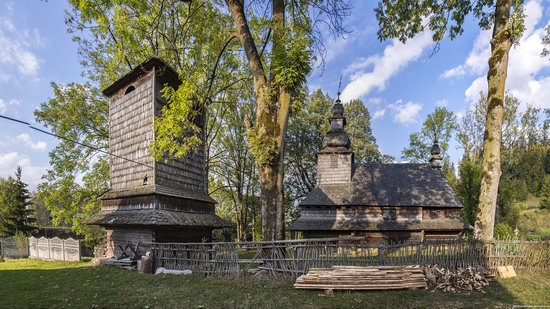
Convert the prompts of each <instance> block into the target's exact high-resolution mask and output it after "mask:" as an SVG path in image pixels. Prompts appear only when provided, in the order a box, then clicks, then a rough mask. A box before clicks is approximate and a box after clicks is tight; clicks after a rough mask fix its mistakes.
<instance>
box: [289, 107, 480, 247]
mask: <svg viewBox="0 0 550 309" xmlns="http://www.w3.org/2000/svg"><path fill="white" fill-rule="evenodd" d="M329 121H330V130H329V131H328V132H327V134H326V136H325V138H324V140H323V148H322V149H321V151H319V152H318V153H317V185H316V187H315V188H314V189H313V190H312V192H311V193H310V194H309V195H308V196H307V197H306V198H305V199H304V200H302V201H301V203H300V205H299V206H300V217H299V218H298V219H297V220H296V221H295V222H294V223H293V224H292V225H291V226H290V230H291V231H293V232H295V233H296V232H297V233H298V234H299V235H301V237H303V238H324V237H327V238H328V237H345V236H361V237H365V239H366V240H368V241H369V242H373V243H385V242H389V241H420V240H430V239H437V238H451V239H452V238H457V237H458V236H459V235H460V234H461V233H462V232H463V231H464V230H465V229H470V228H471V226H470V225H468V224H466V223H465V222H464V221H463V220H462V219H461V218H460V215H459V212H460V209H461V208H462V205H461V204H460V202H459V200H458V199H457V197H456V195H455V194H454V192H453V190H452V189H451V187H450V185H449V184H448V183H447V181H446V179H445V177H444V176H443V174H442V172H441V158H440V149H439V146H438V144H437V142H436V143H434V145H433V147H432V151H431V152H432V157H431V159H430V163H429V164H412V163H405V164H354V161H353V151H352V150H351V149H350V146H351V143H350V139H349V137H348V135H347V134H346V132H345V126H346V118H345V117H344V106H343V105H342V103H341V102H340V100H339V99H338V100H336V102H335V104H334V105H333V108H332V117H331V118H330V119H329Z"/></svg>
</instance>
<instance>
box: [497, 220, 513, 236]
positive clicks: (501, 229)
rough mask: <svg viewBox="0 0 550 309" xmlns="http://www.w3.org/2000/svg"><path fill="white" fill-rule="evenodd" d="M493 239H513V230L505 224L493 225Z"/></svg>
mask: <svg viewBox="0 0 550 309" xmlns="http://www.w3.org/2000/svg"><path fill="white" fill-rule="evenodd" d="M494 237H495V238H496V239H511V238H512V237H514V229H512V227H511V226H510V225H508V224H507V223H503V222H501V223H497V225H495V231H494Z"/></svg>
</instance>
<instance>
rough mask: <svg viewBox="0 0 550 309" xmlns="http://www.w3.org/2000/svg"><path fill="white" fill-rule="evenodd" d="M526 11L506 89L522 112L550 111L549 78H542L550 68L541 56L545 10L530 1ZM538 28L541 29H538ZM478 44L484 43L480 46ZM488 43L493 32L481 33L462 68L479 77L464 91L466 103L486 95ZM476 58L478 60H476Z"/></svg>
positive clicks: (509, 66) (511, 61)
mask: <svg viewBox="0 0 550 309" xmlns="http://www.w3.org/2000/svg"><path fill="white" fill-rule="evenodd" d="M524 9H525V14H526V16H527V17H526V19H525V27H526V29H525V32H524V35H523V37H522V38H521V39H520V42H519V45H518V46H516V47H512V49H511V50H510V58H509V63H508V77H507V80H506V89H507V90H508V91H510V92H511V93H512V94H513V95H514V96H516V97H517V98H518V99H519V100H520V101H521V102H522V103H523V105H522V106H521V108H525V105H526V104H532V105H534V106H537V107H541V108H550V76H548V75H546V76H544V75H543V76H541V75H540V74H539V73H540V72H541V71H543V70H545V69H548V68H550V59H549V58H548V57H541V56H540V53H541V51H542V49H543V45H542V38H543V37H544V35H545V31H544V28H545V27H546V25H539V24H540V22H541V18H542V12H543V7H542V5H541V1H540V0H531V1H529V2H527V3H526V4H525V6H524ZM537 25H539V27H538V28H537ZM478 42H484V43H483V44H482V43H479V44H478ZM489 42H490V31H481V32H480V34H479V35H478V38H477V39H476V43H475V44H474V47H473V49H472V51H471V52H470V56H468V59H466V62H465V63H464V64H463V65H460V66H459V67H461V68H463V69H464V71H465V73H464V74H473V75H474V76H477V77H476V78H475V79H474V81H473V82H472V83H471V84H470V86H469V87H468V88H467V89H466V91H465V96H466V99H467V101H468V102H470V104H472V103H474V102H476V101H477V99H478V98H479V92H480V91H487V77H486V74H487V69H488V68H487V62H488V59H489V56H490V50H491V49H490V48H491V46H490V44H489ZM474 55H477V56H475V57H474ZM457 68H458V67H457ZM457 68H453V69H457ZM453 69H451V70H453ZM448 71H450V70H447V71H446V72H444V73H443V74H442V77H445V75H446V73H447V72H448ZM447 75H451V74H450V73H448V74H447ZM456 76H458V75H456Z"/></svg>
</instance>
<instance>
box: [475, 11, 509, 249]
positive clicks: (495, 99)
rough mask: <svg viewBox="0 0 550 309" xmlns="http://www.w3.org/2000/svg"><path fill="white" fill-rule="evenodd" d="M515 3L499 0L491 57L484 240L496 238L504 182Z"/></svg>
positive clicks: (480, 233)
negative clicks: (503, 146)
mask: <svg viewBox="0 0 550 309" xmlns="http://www.w3.org/2000/svg"><path fill="white" fill-rule="evenodd" d="M511 4H512V1H511V0H497V2H496V8H495V21H494V28H493V37H492V39H491V57H490V58H489V72H488V73H487V83H488V95H487V102H488V107H487V117H486V121H485V133H484V137H483V173H482V178H481V191H480V195H479V211H478V213H477V214H476V221H475V235H476V236H477V237H479V238H481V239H483V240H491V239H493V230H494V227H495V211H496V205H497V194H498V186H499V182H500V175H501V169H500V144H501V139H502V122H503V117H504V92H505V85H506V76H507V70H508V54H509V52H510V48H511V47H512V33H511V27H510V10H511Z"/></svg>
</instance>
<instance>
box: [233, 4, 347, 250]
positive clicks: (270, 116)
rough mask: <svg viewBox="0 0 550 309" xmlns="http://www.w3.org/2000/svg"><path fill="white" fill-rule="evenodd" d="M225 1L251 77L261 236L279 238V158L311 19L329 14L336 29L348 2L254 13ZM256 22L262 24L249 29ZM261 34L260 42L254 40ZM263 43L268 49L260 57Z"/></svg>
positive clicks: (307, 57)
mask: <svg viewBox="0 0 550 309" xmlns="http://www.w3.org/2000/svg"><path fill="white" fill-rule="evenodd" d="M225 2H226V4H227V8H228V10H229V12H230V13H231V16H232V18H233V22H234V24H235V30H236V36H237V38H238V39H239V41H240V43H241V46H242V48H243V50H244V53H245V55H246V59H247V60H248V67H249V70H250V73H251V75H252V78H253V80H254V87H255V94H256V119H255V121H254V124H250V125H249V129H248V142H249V145H250V147H251V149H252V152H253V154H254V157H255V159H256V165H257V168H258V172H259V176H260V190H261V202H262V236H263V239H264V240H273V239H283V238H284V207H283V201H284V192H283V180H284V174H283V171H284V161H283V160H284V146H285V137H286V131H287V125H288V118H289V114H290V110H291V106H292V101H293V98H294V96H295V95H296V92H297V91H298V90H299V88H300V86H302V85H303V84H304V82H305V78H306V76H307V74H308V73H309V72H310V70H311V61H312V55H313V50H312V47H313V46H314V44H315V37H314V35H313V34H314V33H315V32H314V30H313V29H314V27H315V24H316V23H315V18H318V17H319V16H320V15H322V14H325V16H326V15H328V16H327V18H326V19H325V21H326V22H327V24H328V25H331V26H333V27H332V28H333V29H334V30H335V31H341V30H342V29H341V17H342V16H343V15H345V14H346V13H347V10H346V9H347V4H346V3H344V2H343V1H338V0H327V1H307V0H306V1H284V0H272V1H269V2H268V3H267V4H266V5H267V7H264V8H260V10H259V12H255V11H254V10H249V9H247V6H245V3H244V1H240V0H226V1H225ZM269 9H270V11H271V12H270V13H266V12H267V10H269ZM258 23H260V24H262V23H263V25H264V27H260V29H258V28H256V29H254V28H255V27H254V25H255V24H256V25H257V24H258ZM254 30H256V31H254ZM262 33H265V35H264V37H265V38H267V39H266V40H265V43H264V42H262V41H260V40H259V39H258V38H259V37H260V36H261V34H262ZM266 43H269V44H266ZM268 45H269V47H270V50H269V51H268V53H267V55H266V57H263V53H262V51H264V47H265V46H268Z"/></svg>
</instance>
